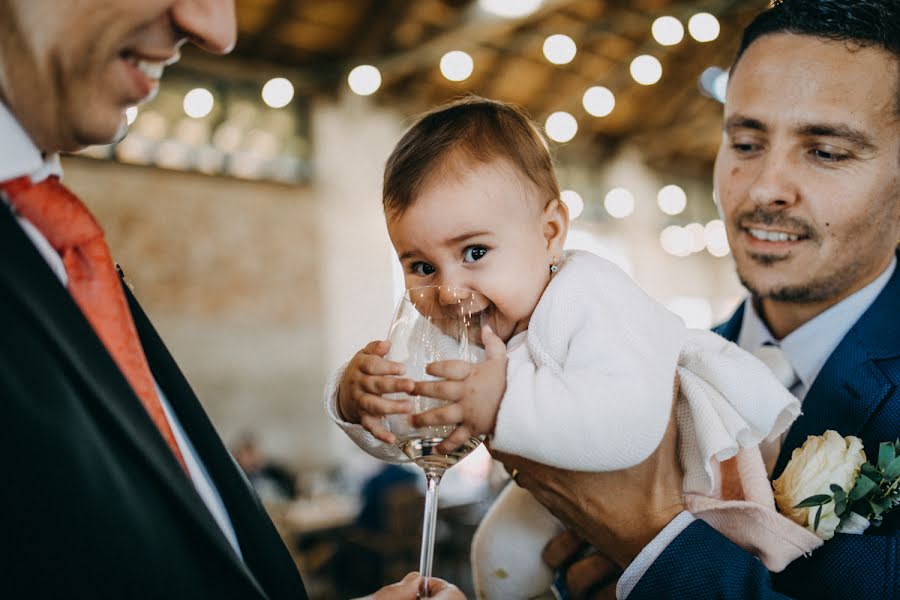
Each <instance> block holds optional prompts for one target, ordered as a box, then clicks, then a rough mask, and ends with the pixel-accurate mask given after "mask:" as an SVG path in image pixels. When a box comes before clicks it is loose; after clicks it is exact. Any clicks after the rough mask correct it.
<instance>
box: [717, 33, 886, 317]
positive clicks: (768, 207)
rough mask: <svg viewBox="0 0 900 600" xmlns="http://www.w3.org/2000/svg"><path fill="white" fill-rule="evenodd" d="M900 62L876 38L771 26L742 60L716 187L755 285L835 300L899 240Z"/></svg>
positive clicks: (746, 279)
mask: <svg viewBox="0 0 900 600" xmlns="http://www.w3.org/2000/svg"><path fill="white" fill-rule="evenodd" d="M898 89H900V65H898V61H897V58H896V57H895V56H893V55H892V54H890V53H888V52H886V51H884V50H882V49H879V48H859V47H856V46H854V45H853V44H852V43H845V42H835V41H826V40H822V39H819V38H816V37H812V36H806V35H792V34H781V33H779V34H770V35H766V36H763V37H761V38H759V39H758V40H756V41H755V42H753V43H752V44H751V45H750V47H749V48H748V49H747V51H746V52H745V54H744V55H743V56H742V57H741V59H740V61H739V62H738V64H737V66H736V67H735V68H734V70H733V73H732V77H731V81H730V82H729V87H728V98H727V101H726V105H725V129H724V135H723V140H722V145H721V147H720V148H719V153H718V156H717V159H716V168H715V188H716V194H717V198H718V201H719V203H720V208H721V210H722V213H723V217H724V220H725V223H726V227H727V231H728V240H729V244H730V246H731V249H732V251H733V253H734V258H735V261H736V263H737V270H738V275H739V276H740V278H741V280H742V282H743V283H744V285H745V286H747V288H749V289H750V290H751V291H752V292H753V293H754V295H755V296H757V297H758V298H761V299H762V300H763V302H765V301H766V300H771V301H779V302H794V303H797V302H799V303H803V302H810V303H814V302H823V301H828V302H836V301H838V300H840V299H842V298H844V297H846V296H848V295H849V294H851V293H853V292H854V291H856V290H858V289H860V288H861V287H863V286H864V285H865V284H866V283H868V282H870V281H871V280H872V279H874V278H875V277H876V276H877V275H878V273H880V272H881V271H882V270H883V269H884V268H885V267H886V266H887V264H888V263H889V261H890V260H891V257H892V256H893V253H894V250H895V248H896V246H897V242H898V241H900V117H898V112H897V110H898V109H897V94H898Z"/></svg>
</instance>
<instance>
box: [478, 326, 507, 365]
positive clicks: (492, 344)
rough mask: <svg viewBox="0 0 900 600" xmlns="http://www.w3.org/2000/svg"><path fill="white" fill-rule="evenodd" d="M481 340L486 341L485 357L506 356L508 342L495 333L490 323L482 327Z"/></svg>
mask: <svg viewBox="0 0 900 600" xmlns="http://www.w3.org/2000/svg"><path fill="white" fill-rule="evenodd" d="M481 341H482V342H484V357H485V359H487V360H491V359H494V358H506V344H504V343H503V340H501V339H500V337H499V336H498V335H497V334H496V333H494V330H493V329H491V326H490V325H485V326H484V327H482V328H481Z"/></svg>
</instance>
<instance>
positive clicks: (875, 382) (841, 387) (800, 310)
mask: <svg viewBox="0 0 900 600" xmlns="http://www.w3.org/2000/svg"><path fill="white" fill-rule="evenodd" d="M715 189H716V194H717V201H718V203H719V206H720V209H721V212H722V216H723V220H724V221H725V223H726V227H727V231H728V238H729V244H730V246H731V250H732V252H733V255H734V259H735V263H736V265H737V271H738V274H739V276H740V278H741V281H742V282H743V283H744V285H745V286H746V287H747V289H748V290H749V291H750V293H751V296H750V297H749V298H748V299H747V300H746V302H744V303H743V304H742V305H741V307H740V308H739V309H738V311H737V312H736V313H735V314H734V316H732V317H731V319H729V320H728V322H727V323H725V324H724V325H722V326H721V327H719V328H718V329H717V331H718V332H719V333H720V334H722V335H723V336H725V337H727V338H728V339H731V340H733V341H735V342H736V343H738V345H740V346H741V347H743V348H744V349H746V350H748V351H751V352H753V351H756V350H758V349H759V348H760V347H762V346H764V345H770V346H774V347H777V348H779V349H780V350H779V351H778V354H779V356H780V357H781V359H782V360H783V361H786V362H784V363H783V366H784V365H786V366H787V369H786V370H787V372H788V373H790V372H793V377H792V378H791V381H789V382H788V383H787V384H786V385H788V386H789V387H790V389H791V391H792V392H793V393H794V394H795V395H796V396H797V397H798V398H799V399H800V400H801V401H802V411H803V414H802V415H801V416H800V417H799V418H798V419H797V421H796V422H795V423H794V424H793V426H792V427H791V429H790V431H789V432H788V434H787V435H786V437H785V438H784V439H783V440H782V441H781V443H780V444H776V446H775V447H774V448H763V453H764V455H765V454H766V453H767V452H768V453H769V455H770V456H771V459H772V460H770V461H769V467H770V471H771V473H772V475H773V476H774V477H777V476H778V475H779V474H780V473H781V471H782V470H783V469H784V467H785V464H786V463H787V461H788V460H789V459H790V456H791V453H792V451H793V450H794V449H795V448H797V447H799V446H800V445H801V444H802V443H803V441H804V440H805V439H806V437H807V436H808V435H819V434H822V433H823V432H824V431H825V430H827V429H834V430H836V431H838V432H839V433H840V434H841V435H845V436H846V435H855V436H858V437H860V438H861V439H862V441H863V443H864V445H865V449H866V452H867V455H868V456H869V457H875V456H877V448H878V444H879V443H880V442H882V441H889V440H891V441H892V440H894V439H896V438H897V437H898V435H900V269H898V268H897V244H898V241H900V4H898V2H897V1H896V0H784V1H783V2H777V3H776V4H775V6H773V7H772V8H771V9H769V10H767V11H766V12H764V13H763V14H761V15H760V16H759V17H757V19H756V20H755V21H754V22H753V23H752V24H751V25H750V26H749V27H748V28H747V30H746V31H745V34H744V38H743V41H742V44H741V47H740V50H739V52H738V56H737V59H736V60H735V64H734V65H733V66H732V69H731V80H730V82H729V85H728V94H727V100H726V104H725V123H724V129H723V140H722V145H721V147H720V149H719V154H718V157H717V160H716V168H715ZM675 442H676V436H675V435H673V432H670V435H669V436H668V437H667V438H666V441H665V442H664V444H663V446H661V447H660V449H659V451H658V452H657V454H656V455H654V457H652V458H651V459H649V460H648V461H647V462H646V463H644V464H642V465H639V466H638V467H636V468H634V469H631V470H629V471H625V472H618V473H604V474H593V475H590V474H583V473H559V472H554V471H552V470H549V469H542V468H539V467H536V466H534V465H530V464H524V463H522V462H521V461H516V460H515V459H513V460H510V461H509V462H508V466H510V467H515V468H517V469H518V470H519V474H518V481H519V484H520V485H523V486H525V487H526V488H528V489H530V490H532V491H533V492H534V493H535V495H536V496H537V497H538V499H540V500H541V501H542V502H544V503H545V504H547V505H548V507H550V508H551V510H553V511H554V512H555V513H556V514H557V516H560V517H561V518H562V519H563V520H564V522H566V523H567V524H568V525H569V527H570V528H572V529H573V530H575V531H577V532H578V533H579V534H580V535H581V536H582V537H583V538H584V539H586V540H587V541H589V542H590V543H591V544H592V545H593V546H594V547H595V548H597V549H598V553H597V554H595V555H593V556H591V557H589V558H588V559H584V560H582V561H580V562H577V563H575V564H574V565H573V566H572V567H571V568H569V570H568V573H567V576H566V580H567V581H568V583H569V584H570V585H569V591H570V592H573V593H572V594H571V596H572V597H577V598H595V597H611V595H612V594H613V593H615V595H617V596H618V597H619V598H625V597H627V598H648V599H650V598H774V597H799V598H830V597H834V598H848V597H853V598H895V597H900V514H898V513H897V512H894V513H892V514H890V515H889V516H888V517H887V518H886V519H885V522H884V523H883V524H882V525H881V527H877V528H876V527H870V528H869V529H868V530H867V531H866V532H865V535H851V534H846V533H838V534H836V535H835V537H834V538H833V539H831V540H828V541H826V542H825V543H824V545H823V546H822V547H821V548H819V549H818V550H816V551H814V552H813V553H812V555H811V556H809V557H805V558H801V559H798V560H796V561H795V562H793V563H792V564H791V565H789V567H788V568H787V569H786V570H784V571H783V572H781V573H777V574H771V573H769V572H768V571H767V570H766V569H765V567H764V566H763V564H762V563H761V562H760V561H759V560H757V559H756V558H755V557H754V556H753V555H751V554H749V553H748V552H745V551H744V550H742V549H740V548H739V547H737V546H736V545H734V544H733V543H731V542H730V541H729V540H728V539H727V538H725V537H724V536H722V535H721V534H719V533H718V532H717V531H715V530H714V529H712V528H711V527H709V526H708V525H706V524H705V523H704V522H702V521H698V520H694V519H693V517H692V516H691V515H690V514H688V513H686V512H684V510H683V505H682V503H681V502H680V498H679V493H680V489H681V478H680V475H679V467H678V463H677V460H676V456H677V453H676V451H675V448H676V446H675ZM779 446H780V447H779ZM673 474H674V475H673ZM579 545H580V542H579V541H578V540H577V539H576V538H575V537H574V536H572V535H565V536H562V537H560V538H557V539H556V540H554V541H553V542H551V544H550V545H548V547H547V549H546V551H545V558H546V559H547V560H548V563H550V564H551V565H552V566H558V565H560V563H562V562H564V560H565V559H567V558H568V557H569V556H570V555H571V552H572V550H575V549H577V548H578V547H579ZM619 575H621V576H620V577H619ZM617 577H618V584H617V586H616V585H615V579H616V578H617ZM610 581H612V582H613V583H612V585H611V584H610V583H609V582H610ZM614 586H615V589H614ZM604 594H605V595H604Z"/></svg>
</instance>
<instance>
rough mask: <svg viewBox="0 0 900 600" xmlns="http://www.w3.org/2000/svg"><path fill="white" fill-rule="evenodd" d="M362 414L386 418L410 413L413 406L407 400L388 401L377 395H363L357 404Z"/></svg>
mask: <svg viewBox="0 0 900 600" xmlns="http://www.w3.org/2000/svg"><path fill="white" fill-rule="evenodd" d="M356 404H357V406H358V407H359V411H360V412H361V413H367V414H370V415H377V416H384V415H396V414H402V413H408V412H409V411H411V410H412V404H410V402H408V401H407V400H388V399H387V398H382V397H381V396H376V395H375V394H361V395H360V396H359V399H358V400H357V402H356Z"/></svg>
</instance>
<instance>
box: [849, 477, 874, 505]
mask: <svg viewBox="0 0 900 600" xmlns="http://www.w3.org/2000/svg"><path fill="white" fill-rule="evenodd" d="M874 487H875V482H874V481H872V480H871V479H869V478H868V477H866V476H865V475H863V474H860V475H859V477H857V478H856V485H854V486H853V489H852V490H850V501H851V502H855V501H856V500H859V499H860V498H862V497H863V496H865V495H866V494H868V493H869V492H870V491H872V488H874Z"/></svg>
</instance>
